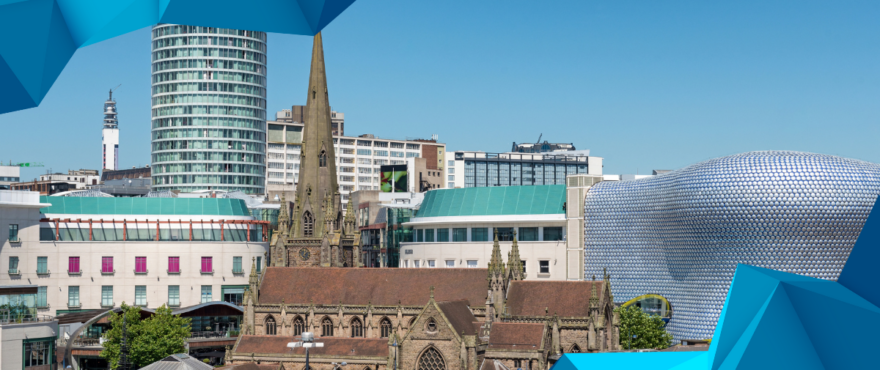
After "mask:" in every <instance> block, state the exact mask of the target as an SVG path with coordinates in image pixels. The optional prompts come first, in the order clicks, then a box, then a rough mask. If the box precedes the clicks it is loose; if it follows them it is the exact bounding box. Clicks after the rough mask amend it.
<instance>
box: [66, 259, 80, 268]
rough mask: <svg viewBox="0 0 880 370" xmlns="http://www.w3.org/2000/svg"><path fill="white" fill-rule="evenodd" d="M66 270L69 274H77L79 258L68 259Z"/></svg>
mask: <svg viewBox="0 0 880 370" xmlns="http://www.w3.org/2000/svg"><path fill="white" fill-rule="evenodd" d="M67 270H68V271H70V272H79V257H70V258H69V259H68V260H67Z"/></svg>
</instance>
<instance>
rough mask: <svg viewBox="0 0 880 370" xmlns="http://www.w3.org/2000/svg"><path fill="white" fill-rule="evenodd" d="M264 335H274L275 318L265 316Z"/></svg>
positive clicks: (275, 330) (275, 329)
mask: <svg viewBox="0 0 880 370" xmlns="http://www.w3.org/2000/svg"><path fill="white" fill-rule="evenodd" d="M265 324H266V335H276V332H277V328H276V325H275V318H274V317H272V316H269V317H267V318H266V323H265Z"/></svg>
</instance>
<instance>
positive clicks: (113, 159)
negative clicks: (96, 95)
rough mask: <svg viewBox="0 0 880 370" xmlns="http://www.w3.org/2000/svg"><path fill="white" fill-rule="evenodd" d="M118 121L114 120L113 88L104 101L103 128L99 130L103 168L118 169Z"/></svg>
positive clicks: (114, 102)
mask: <svg viewBox="0 0 880 370" xmlns="http://www.w3.org/2000/svg"><path fill="white" fill-rule="evenodd" d="M118 124H119V122H118V121H117V120H116V101H115V100H113V90H110V98H109V99H107V101H105V102H104V129H103V130H101V144H102V147H103V151H104V157H103V160H104V167H103V168H104V169H105V170H118V169H119V125H118Z"/></svg>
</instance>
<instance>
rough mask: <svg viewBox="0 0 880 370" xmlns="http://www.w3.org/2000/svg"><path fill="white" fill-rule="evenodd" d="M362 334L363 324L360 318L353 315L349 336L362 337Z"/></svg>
mask: <svg viewBox="0 0 880 370" xmlns="http://www.w3.org/2000/svg"><path fill="white" fill-rule="evenodd" d="M363 336H364V324H363V323H361V320H360V319H358V318H357V317H355V318H354V319H352V320H351V337H352V338H363Z"/></svg>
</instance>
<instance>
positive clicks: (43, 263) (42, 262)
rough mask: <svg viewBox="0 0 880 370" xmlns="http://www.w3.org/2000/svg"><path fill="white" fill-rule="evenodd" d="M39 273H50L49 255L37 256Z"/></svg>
mask: <svg viewBox="0 0 880 370" xmlns="http://www.w3.org/2000/svg"><path fill="white" fill-rule="evenodd" d="M37 273H38V274H48V273H49V257H37Z"/></svg>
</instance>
